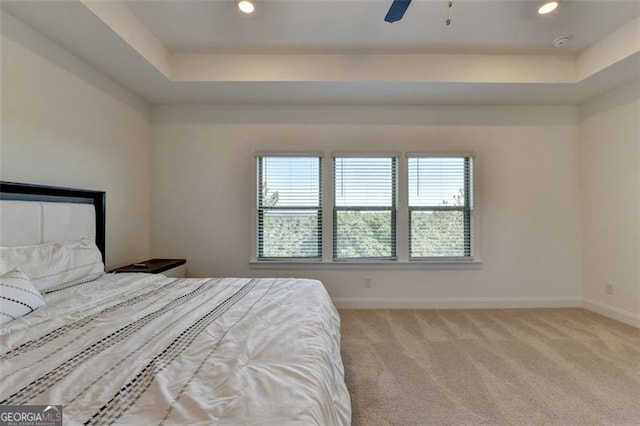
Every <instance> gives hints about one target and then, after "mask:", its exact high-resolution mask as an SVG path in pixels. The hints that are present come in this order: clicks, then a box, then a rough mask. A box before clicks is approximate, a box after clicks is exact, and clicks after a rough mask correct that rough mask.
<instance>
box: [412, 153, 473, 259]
mask: <svg viewBox="0 0 640 426" xmlns="http://www.w3.org/2000/svg"><path fill="white" fill-rule="evenodd" d="M408 177H409V188H408V189H409V258H410V259H417V258H443V257H449V258H468V259H470V258H471V257H472V255H473V254H472V241H471V239H472V230H471V227H472V210H473V182H472V179H473V162H472V158H471V157H410V158H409V159H408Z"/></svg>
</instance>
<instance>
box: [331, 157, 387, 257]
mask: <svg viewBox="0 0 640 426" xmlns="http://www.w3.org/2000/svg"><path fill="white" fill-rule="evenodd" d="M396 168H397V159H396V158H395V157H369V158H366V157H334V159H333V200H334V208H333V257H334V259H336V260H348V259H395V257H396Z"/></svg>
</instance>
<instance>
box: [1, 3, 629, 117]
mask: <svg viewBox="0 0 640 426" xmlns="http://www.w3.org/2000/svg"><path fill="white" fill-rule="evenodd" d="M390 2H391V1H390V0H388V1H387V0H360V1H358V0H354V1H327V0H322V1H308V0H284V1H275V0H274V1H271V0H263V1H262V2H260V3H258V7H257V11H256V13H255V15H253V16H244V15H241V14H240V13H238V12H237V11H236V9H235V5H234V2H233V1H232V0H223V1H190V0H169V1H133V2H118V1H114V0H106V1H96V0H92V1H86V0H63V1H55V2H52V1H7V0H4V1H2V2H1V3H0V6H1V7H2V11H3V17H2V32H3V34H4V35H5V37H6V38H7V39H9V40H10V39H11V38H12V28H14V27H16V25H17V24H16V18H17V19H18V20H21V21H23V22H24V23H26V24H27V25H29V26H31V27H32V28H34V29H36V30H38V31H39V32H41V33H43V34H44V35H45V36H46V37H48V38H49V39H51V40H52V41H54V42H55V43H57V44H59V45H60V46H62V47H63V48H65V49H67V50H68V51H70V52H71V53H73V54H74V55H76V56H78V57H80V58H82V59H83V60H85V61H86V62H88V63H89V64H91V65H93V66H94V67H95V68H97V69H99V70H100V71H102V72H103V73H104V74H106V75H108V76H109V77H111V78H113V79H114V80H116V81H118V82H120V83H121V84H123V85H124V86H126V87H128V88H129V89H130V90H131V91H133V92H134V93H137V94H138V95H139V96H141V97H142V98H144V99H146V100H147V101H148V102H150V103H152V104H166V103H218V104H268V103H278V104H360V103H365V104H374V103H384V104H576V103H580V102H583V101H585V100H586V99H589V98H590V97H592V96H595V95H598V94H600V93H602V92H604V91H606V90H609V89H611V88H613V87H615V86H617V85H621V84H624V83H627V82H629V81H631V80H633V79H636V78H638V77H639V76H640V17H639V16H640V1H638V0H634V1H615V0H601V1H585V0H576V1H571V0H564V1H563V2H562V4H561V8H560V9H559V10H558V11H557V13H556V14H554V15H550V16H538V15H537V14H536V12H535V10H536V4H537V2H535V1H527V0H509V1H480V0H478V1H469V0H467V1H464V0H454V5H453V7H452V10H451V13H452V17H453V23H452V24H451V26H449V27H447V26H446V25H445V24H444V18H445V12H446V1H445V0H437V1H420V0H414V1H413V2H412V4H411V6H410V7H409V10H408V11H407V14H406V15H405V18H404V19H403V20H402V21H400V22H397V23H394V24H389V23H386V22H384V21H383V17H384V14H385V13H386V10H387V9H388V6H389V4H390ZM4 12H8V14H7V13H4ZM563 35H570V36H571V37H572V40H571V43H570V44H568V45H567V46H564V47H563V48H561V49H557V48H554V47H552V46H551V42H552V41H553V40H554V39H555V38H557V37H559V36H563Z"/></svg>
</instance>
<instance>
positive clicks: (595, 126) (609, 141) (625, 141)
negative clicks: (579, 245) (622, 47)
mask: <svg viewBox="0 0 640 426" xmlns="http://www.w3.org/2000/svg"><path fill="white" fill-rule="evenodd" d="M580 116H581V122H580V171H581V178H582V182H581V183H582V210H583V213H584V214H583V231H582V233H583V241H584V245H583V281H584V298H585V304H586V306H587V307H589V308H591V309H593V310H596V311H598V312H601V313H604V314H607V315H609V316H613V317H614V318H618V319H620V320H623V321H626V322H628V323H631V324H636V325H637V326H640V81H636V82H635V83H632V84H629V85H626V86H623V87H621V88H619V89H617V90H614V91H612V92H610V93H608V94H606V95H604V96H602V97H599V98H598V99H595V100H593V101H591V102H589V103H588V104H586V105H583V106H582V107H581V108H580ZM606 283H610V284H613V286H614V292H613V294H607V293H606V292H605V284H606Z"/></svg>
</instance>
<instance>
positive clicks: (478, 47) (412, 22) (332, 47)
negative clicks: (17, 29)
mask: <svg viewBox="0 0 640 426" xmlns="http://www.w3.org/2000/svg"><path fill="white" fill-rule="evenodd" d="M390 4H391V0H315V1H310V0H263V1H260V0H257V7H258V8H257V11H256V12H255V14H253V15H243V14H240V13H238V10H237V8H236V7H235V4H234V2H233V1H168V2H167V1H164V2H159V1H148V0H144V1H129V2H126V3H125V5H126V6H127V7H128V8H129V9H130V10H131V11H132V12H133V13H134V15H135V16H136V17H137V18H138V19H139V20H140V22H142V24H144V25H145V26H146V27H147V28H148V29H149V30H150V31H151V32H152V33H153V34H154V35H155V36H156V37H157V38H158V40H159V41H160V42H161V43H162V44H164V45H165V46H166V47H167V48H168V49H169V50H171V51H172V52H176V53H178V52H181V53H187V52H225V53H229V52H233V53H363V52H365V53H394V52H395V53H415V52H422V53H480V54H485V53H511V54H553V55H557V54H559V55H568V54H575V53H577V52H579V51H581V50H583V49H584V48H586V47H589V46H590V45H592V44H593V43H595V42H597V41H598V40H600V39H601V38H603V37H605V36H607V35H609V34H611V33H612V32H614V31H615V30H616V29H618V28H620V27H621V26H622V25H624V24H626V23H627V22H629V21H630V20H631V19H632V18H633V17H634V16H638V14H639V7H640V2H639V1H638V0H634V1H609V0H607V1H565V3H564V4H563V5H562V7H560V8H559V9H558V10H557V11H556V12H555V13H553V14H550V15H546V16H540V15H538V14H537V13H536V9H537V7H536V6H537V4H538V2H537V1H522V0H499V1H477V0H476V1H473V0H472V1H469V0H466V1H465V0H454V2H453V6H452V8H451V15H452V18H453V22H452V24H451V25H450V26H446V25H445V16H446V9H447V0H429V1H421V0H414V1H413V2H412V3H411V5H410V6H409V9H408V11H407V13H406V14H405V16H404V18H403V19H402V20H401V21H400V22H397V23H394V24H389V23H387V22H384V20H383V18H384V16H385V14H386V12H387V9H388V8H389V5H390ZM564 35H571V36H572V40H571V43H569V44H568V45H567V46H564V47H563V48H562V49H557V48H554V47H553V45H552V42H553V40H554V39H556V38H557V37H560V36H564Z"/></svg>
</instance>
